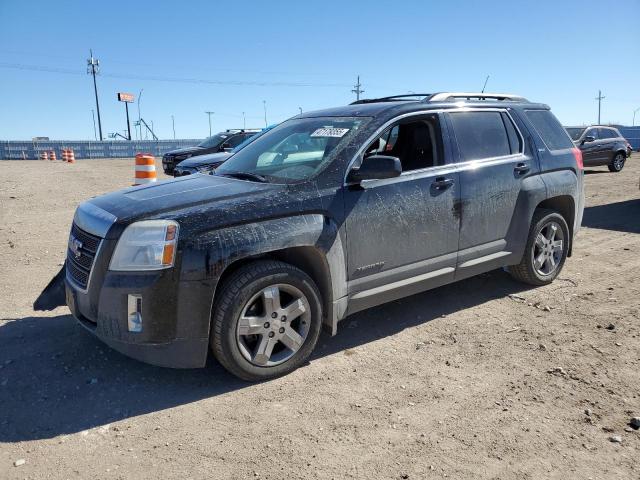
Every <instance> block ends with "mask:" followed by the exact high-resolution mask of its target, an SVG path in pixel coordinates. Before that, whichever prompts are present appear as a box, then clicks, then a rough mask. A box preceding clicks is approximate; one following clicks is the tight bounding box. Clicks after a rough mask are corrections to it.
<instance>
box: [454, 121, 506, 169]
mask: <svg viewBox="0 0 640 480" xmlns="http://www.w3.org/2000/svg"><path fill="white" fill-rule="evenodd" d="M449 118H450V119H451V123H452V125H453V131H454V133H455V136H456V141H457V142H458V149H459V150H460V157H461V158H460V161H463V162H464V161H467V160H481V159H483V158H492V157H502V156H506V155H511V149H512V146H511V144H510V142H509V135H508V134H507V129H506V127H505V122H504V120H503V118H502V115H501V113H500V112H451V113H450V114H449ZM511 127H512V128H513V125H512V126H511Z"/></svg>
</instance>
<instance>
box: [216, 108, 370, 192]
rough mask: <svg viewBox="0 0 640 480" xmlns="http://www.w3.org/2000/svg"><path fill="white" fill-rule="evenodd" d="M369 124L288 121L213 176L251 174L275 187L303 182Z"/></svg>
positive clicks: (338, 120) (348, 119)
mask: <svg viewBox="0 0 640 480" xmlns="http://www.w3.org/2000/svg"><path fill="white" fill-rule="evenodd" d="M369 120H370V119H369V117H317V118H299V119H291V120H288V121H286V122H284V123H282V124H280V125H278V126H277V127H275V128H274V129H273V130H270V131H268V132H266V133H264V134H262V135H260V136H259V137H258V138H257V139H256V140H254V141H253V142H251V143H249V144H248V145H246V146H245V147H244V148H242V149H241V150H240V151H238V153H236V154H235V155H233V157H231V158H230V159H229V160H228V161H227V162H225V163H224V164H223V165H222V166H221V167H219V168H218V169H217V170H216V174H220V175H233V174H239V173H242V174H251V175H253V176H259V177H262V178H264V179H265V180H266V181H273V182H275V183H296V182H299V181H302V180H305V179H307V178H309V177H311V176H313V175H314V174H316V173H318V172H320V171H321V170H322V169H324V167H325V166H327V165H328V164H329V163H330V162H331V161H333V159H335V158H336V157H337V155H338V154H339V153H340V151H341V150H342V149H343V148H344V146H345V145H347V144H348V142H349V141H350V140H351V139H352V138H353V137H354V136H355V134H356V132H357V131H358V130H359V129H361V128H362V127H363V126H364V125H365V124H366V123H367V122H368V121H369Z"/></svg>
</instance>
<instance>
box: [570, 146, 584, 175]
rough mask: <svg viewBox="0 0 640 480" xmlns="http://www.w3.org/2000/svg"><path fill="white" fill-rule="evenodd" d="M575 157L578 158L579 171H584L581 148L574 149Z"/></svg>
mask: <svg viewBox="0 0 640 480" xmlns="http://www.w3.org/2000/svg"><path fill="white" fill-rule="evenodd" d="M571 150H572V151H573V156H574V157H575V158H576V166H577V167H578V170H584V163H582V150H580V149H579V148H572V149H571Z"/></svg>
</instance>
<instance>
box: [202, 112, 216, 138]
mask: <svg viewBox="0 0 640 480" xmlns="http://www.w3.org/2000/svg"><path fill="white" fill-rule="evenodd" d="M204 113H206V114H207V115H209V136H211V115H213V114H214V113H216V112H204Z"/></svg>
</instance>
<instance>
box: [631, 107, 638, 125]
mask: <svg viewBox="0 0 640 480" xmlns="http://www.w3.org/2000/svg"><path fill="white" fill-rule="evenodd" d="M638 112H640V107H638V108H636V109H635V110H634V111H633V121H632V122H631V126H632V127H635V126H636V113H638Z"/></svg>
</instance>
